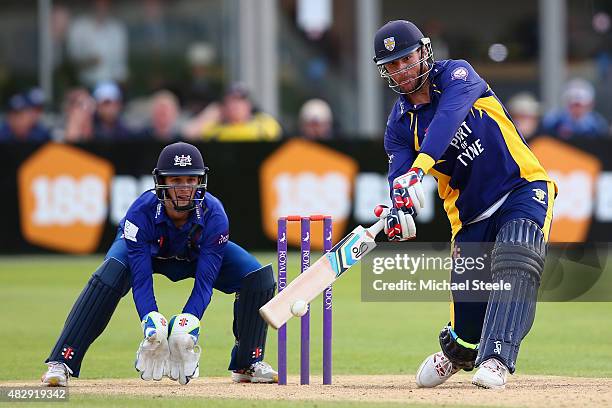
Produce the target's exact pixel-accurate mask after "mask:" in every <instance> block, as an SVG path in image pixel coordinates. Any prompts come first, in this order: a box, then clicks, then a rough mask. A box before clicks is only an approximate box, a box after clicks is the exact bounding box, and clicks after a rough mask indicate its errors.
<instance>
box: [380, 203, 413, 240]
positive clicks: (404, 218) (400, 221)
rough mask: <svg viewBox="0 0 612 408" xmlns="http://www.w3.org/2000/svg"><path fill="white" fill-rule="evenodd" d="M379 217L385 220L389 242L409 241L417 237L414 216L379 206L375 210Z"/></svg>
mask: <svg viewBox="0 0 612 408" xmlns="http://www.w3.org/2000/svg"><path fill="white" fill-rule="evenodd" d="M374 214H376V216H377V217H379V218H381V219H384V220H385V226H384V230H385V234H387V237H388V238H389V241H407V240H409V239H413V238H414V237H416V224H415V223H414V218H413V217H412V215H410V214H408V213H407V212H404V211H403V210H400V209H397V208H391V209H388V207H387V206H384V205H377V206H376V208H375V209H374Z"/></svg>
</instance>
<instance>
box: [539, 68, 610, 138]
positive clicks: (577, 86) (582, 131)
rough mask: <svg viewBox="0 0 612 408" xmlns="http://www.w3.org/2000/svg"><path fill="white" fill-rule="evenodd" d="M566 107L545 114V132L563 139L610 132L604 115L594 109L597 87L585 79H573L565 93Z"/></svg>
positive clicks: (598, 135) (596, 135)
mask: <svg viewBox="0 0 612 408" xmlns="http://www.w3.org/2000/svg"><path fill="white" fill-rule="evenodd" d="M563 100H564V103H565V108H564V109H561V110H558V111H553V112H550V113H548V114H546V115H545V116H544V120H543V128H544V132H545V133H548V134H551V135H553V136H557V137H559V138H561V139H570V138H572V137H602V136H606V135H607V133H608V124H607V122H606V120H605V119H604V117H603V116H601V115H600V114H599V113H597V112H595V111H594V110H593V107H594V102H595V88H594V87H593V85H591V84H590V83H589V82H587V81H585V80H584V79H574V80H571V81H570V82H569V83H568V84H567V87H566V88H565V92H564V94H563Z"/></svg>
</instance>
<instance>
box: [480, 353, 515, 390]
mask: <svg viewBox="0 0 612 408" xmlns="http://www.w3.org/2000/svg"><path fill="white" fill-rule="evenodd" d="M507 378H508V368H507V367H506V366H505V365H504V363H502V362H501V361H499V360H497V359H496V358H490V359H488V360H487V361H485V362H484V363H482V364H481V365H480V367H479V368H478V371H477V372H476V374H474V377H473V378H472V384H474V385H476V386H477V387H481V388H493V389H503V388H506V380H507Z"/></svg>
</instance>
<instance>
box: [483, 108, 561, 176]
mask: <svg viewBox="0 0 612 408" xmlns="http://www.w3.org/2000/svg"><path fill="white" fill-rule="evenodd" d="M474 108H476V109H480V110H483V111H485V112H486V113H487V114H488V115H489V117H490V118H491V119H493V120H494V121H495V122H496V123H497V125H498V126H499V129H500V130H501V133H502V136H503V138H504V142H505V143H506V147H507V148H508V151H509V152H510V155H511V156H512V159H514V162H515V163H516V165H517V166H518V168H519V170H520V176H521V177H522V178H524V179H525V180H527V181H538V180H541V181H550V178H549V177H548V174H546V171H545V170H544V168H543V167H542V165H541V164H540V162H539V161H538V159H537V158H536V157H535V155H534V154H533V152H532V151H531V150H529V147H527V145H525V143H524V142H523V139H521V136H520V135H519V133H518V131H517V130H516V127H515V126H514V123H512V121H511V120H510V119H509V118H508V116H506V113H505V112H504V108H503V106H502V105H501V103H500V102H499V101H498V100H497V98H495V97H494V96H487V97H484V98H479V99H478V100H477V101H476V102H475V103H474Z"/></svg>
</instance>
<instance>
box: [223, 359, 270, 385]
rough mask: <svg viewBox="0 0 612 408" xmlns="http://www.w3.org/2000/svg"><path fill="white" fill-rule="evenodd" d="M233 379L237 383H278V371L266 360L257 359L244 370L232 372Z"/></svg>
mask: <svg viewBox="0 0 612 408" xmlns="http://www.w3.org/2000/svg"><path fill="white" fill-rule="evenodd" d="M232 381H234V382H237V383H266V384H271V383H277V382H278V373H277V372H276V371H274V369H273V368H272V367H271V366H270V364H268V363H266V362H264V361H257V362H256V363H253V364H251V366H250V367H249V368H246V369H244V370H235V371H233V372H232Z"/></svg>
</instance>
